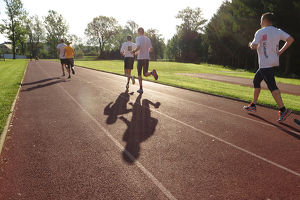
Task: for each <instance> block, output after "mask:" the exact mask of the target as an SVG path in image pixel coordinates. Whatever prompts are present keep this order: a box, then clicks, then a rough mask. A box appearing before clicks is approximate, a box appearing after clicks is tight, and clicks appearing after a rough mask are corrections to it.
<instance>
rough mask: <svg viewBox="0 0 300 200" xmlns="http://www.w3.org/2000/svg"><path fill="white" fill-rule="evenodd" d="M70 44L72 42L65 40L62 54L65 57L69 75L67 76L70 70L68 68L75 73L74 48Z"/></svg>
mask: <svg viewBox="0 0 300 200" xmlns="http://www.w3.org/2000/svg"><path fill="white" fill-rule="evenodd" d="M71 44H72V42H67V45H68V46H66V47H65V48H64V50H65V51H64V55H65V57H66V67H67V70H68V73H69V77H68V78H71V72H70V70H72V74H75V71H74V55H75V53H74V49H73V48H72V47H71Z"/></svg>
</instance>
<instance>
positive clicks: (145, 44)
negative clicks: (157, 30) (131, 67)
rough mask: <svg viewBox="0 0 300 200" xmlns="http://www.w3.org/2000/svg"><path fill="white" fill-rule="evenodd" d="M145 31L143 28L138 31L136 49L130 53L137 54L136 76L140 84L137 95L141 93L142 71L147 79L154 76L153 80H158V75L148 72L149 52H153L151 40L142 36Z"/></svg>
mask: <svg viewBox="0 0 300 200" xmlns="http://www.w3.org/2000/svg"><path fill="white" fill-rule="evenodd" d="M144 33H145V31H144V29H143V28H139V29H138V37H137V38H136V45H137V47H136V49H134V50H133V51H132V53H137V54H138V56H137V60H138V65H137V70H138V76H139V84H140V89H139V90H138V91H137V92H138V93H140V94H142V93H143V84H142V82H143V79H142V71H143V75H144V76H146V77H148V76H151V75H152V76H154V78H155V80H157V79H158V75H157V72H156V70H155V69H153V71H152V72H148V68H149V60H150V56H149V52H152V51H153V47H152V43H151V40H150V39H149V38H148V37H146V36H145V35H144Z"/></svg>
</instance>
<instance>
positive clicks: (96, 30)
mask: <svg viewBox="0 0 300 200" xmlns="http://www.w3.org/2000/svg"><path fill="white" fill-rule="evenodd" d="M118 30H120V26H119V25H118V22H117V20H116V19H115V18H113V17H106V16H99V17H95V18H94V19H93V21H92V22H90V23H89V24H88V25H87V28H86V29H85V35H86V36H87V37H88V39H89V43H90V44H94V45H98V46H99V51H100V55H99V57H100V56H101V55H102V54H103V52H104V50H105V49H107V48H108V49H109V48H110V47H113V46H114V44H112V43H109V41H112V40H114V39H115V38H116V36H117V34H118Z"/></svg>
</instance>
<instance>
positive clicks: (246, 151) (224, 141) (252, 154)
mask: <svg viewBox="0 0 300 200" xmlns="http://www.w3.org/2000/svg"><path fill="white" fill-rule="evenodd" d="M76 79H81V80H82V81H84V82H86V83H87V84H89V85H92V86H94V87H96V88H97V87H98V88H101V89H103V90H106V91H108V92H110V93H114V94H116V95H118V94H117V93H116V92H112V91H111V90H108V89H107V88H103V87H101V86H98V85H94V84H91V83H88V81H85V80H84V79H82V78H79V77H76ZM150 110H151V111H153V112H156V113H158V114H160V115H162V116H164V117H166V118H169V119H171V120H173V121H175V122H177V123H180V124H182V125H184V126H187V127H189V128H191V129H193V130H195V131H197V132H199V133H202V134H203V135H206V136H208V137H211V138H214V139H215V140H218V141H219V142H222V143H224V144H227V145H229V146H231V147H233V148H235V149H237V150H239V151H242V152H244V153H246V154H248V155H250V156H253V157H255V158H258V159H260V160H262V161H265V162H266V163H269V164H271V165H273V166H275V167H278V168H280V169H282V170H284V171H287V172H289V173H291V174H293V175H296V176H298V177H300V173H298V172H296V171H293V170H292V169H289V168H287V167H284V166H283V165H280V164H278V163H275V162H273V161H271V160H269V159H267V158H264V157H262V156H260V155H257V154H255V153H253V152H251V151H248V150H246V149H244V148H242V147H239V146H237V145H235V144H232V143H230V142H228V141H226V140H223V139H222V138H219V137H217V136H214V135H212V134H210V133H208V132H206V131H204V130H201V129H199V128H196V127H194V126H192V125H189V124H187V123H185V122H183V121H180V120H178V119H175V118H173V117H171V116H169V115H167V114H164V113H162V112H159V111H157V110H154V109H152V108H150Z"/></svg>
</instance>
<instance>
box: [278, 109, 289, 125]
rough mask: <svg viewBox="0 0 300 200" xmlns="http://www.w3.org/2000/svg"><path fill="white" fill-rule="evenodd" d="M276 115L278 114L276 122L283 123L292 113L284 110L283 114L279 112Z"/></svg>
mask: <svg viewBox="0 0 300 200" xmlns="http://www.w3.org/2000/svg"><path fill="white" fill-rule="evenodd" d="M278 114H279V119H278V120H277V121H278V122H283V121H284V120H286V118H288V116H290V115H291V114H292V111H291V110H288V109H286V110H285V111H284V112H281V111H279V112H278Z"/></svg>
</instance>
